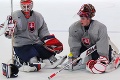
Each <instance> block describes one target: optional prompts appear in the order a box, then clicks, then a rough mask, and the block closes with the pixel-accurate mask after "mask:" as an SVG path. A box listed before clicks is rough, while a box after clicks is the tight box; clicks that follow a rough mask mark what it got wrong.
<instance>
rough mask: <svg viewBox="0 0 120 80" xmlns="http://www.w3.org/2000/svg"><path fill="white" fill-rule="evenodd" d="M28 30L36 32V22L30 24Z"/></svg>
mask: <svg viewBox="0 0 120 80" xmlns="http://www.w3.org/2000/svg"><path fill="white" fill-rule="evenodd" d="M28 30H29V31H30V32H32V33H33V32H34V31H35V22H28Z"/></svg>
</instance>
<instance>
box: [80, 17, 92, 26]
mask: <svg viewBox="0 0 120 80" xmlns="http://www.w3.org/2000/svg"><path fill="white" fill-rule="evenodd" d="M80 23H81V25H82V26H88V25H89V24H90V18H86V17H80Z"/></svg>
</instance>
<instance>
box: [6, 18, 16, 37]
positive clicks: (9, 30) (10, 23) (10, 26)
mask: <svg viewBox="0 0 120 80" xmlns="http://www.w3.org/2000/svg"><path fill="white" fill-rule="evenodd" d="M4 26H6V31H5V36H11V35H12V34H13V33H14V29H15V26H16V22H15V21H14V20H13V19H12V16H7V20H6V22H5V24H4Z"/></svg>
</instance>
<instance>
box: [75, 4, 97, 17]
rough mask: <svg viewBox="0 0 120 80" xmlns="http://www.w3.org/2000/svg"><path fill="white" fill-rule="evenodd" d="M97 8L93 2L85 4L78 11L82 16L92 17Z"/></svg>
mask: <svg viewBox="0 0 120 80" xmlns="http://www.w3.org/2000/svg"><path fill="white" fill-rule="evenodd" d="M95 12H96V10H95V8H94V6H93V5H92V4H84V5H82V7H81V8H80V10H79V12H78V13H77V14H78V15H79V16H80V17H87V18H92V17H94V16H95Z"/></svg>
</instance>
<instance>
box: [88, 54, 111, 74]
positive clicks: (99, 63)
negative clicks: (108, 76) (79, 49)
mask: <svg viewBox="0 0 120 80" xmlns="http://www.w3.org/2000/svg"><path fill="white" fill-rule="evenodd" d="M108 63H109V61H108V59H107V58H106V57H104V56H100V57H99V58H98V59H97V60H89V61H88V62H87V64H86V70H88V71H90V72H91V73H94V74H100V73H104V72H105V71H106V67H107V65H108Z"/></svg>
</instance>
